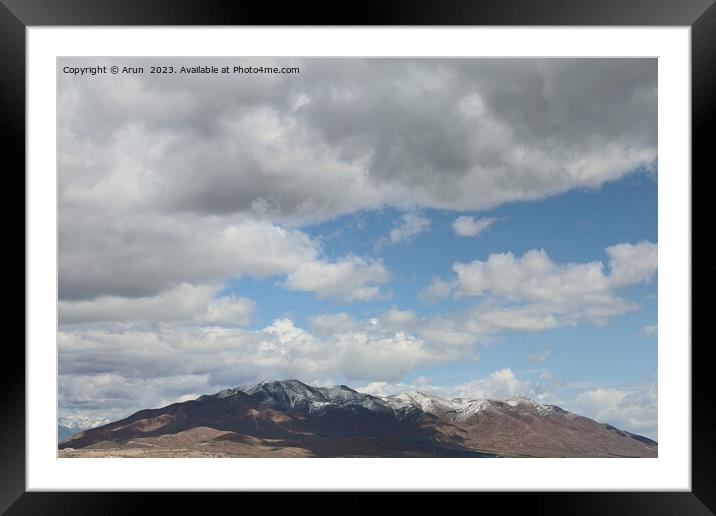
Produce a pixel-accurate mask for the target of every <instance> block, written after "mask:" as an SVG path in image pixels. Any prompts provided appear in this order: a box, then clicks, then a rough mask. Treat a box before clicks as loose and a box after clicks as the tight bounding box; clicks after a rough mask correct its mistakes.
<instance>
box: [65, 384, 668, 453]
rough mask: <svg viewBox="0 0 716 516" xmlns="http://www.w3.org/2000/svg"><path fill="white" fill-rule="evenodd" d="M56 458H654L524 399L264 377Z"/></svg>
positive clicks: (619, 437)
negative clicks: (380, 390)
mask: <svg viewBox="0 0 716 516" xmlns="http://www.w3.org/2000/svg"><path fill="white" fill-rule="evenodd" d="M60 440H61V442H60V444H59V449H60V456H61V457H106V456H123V457H433V456H439V457H656V456H657V443H656V442H655V441H652V440H651V439H648V438H646V437H643V436H640V435H636V434H632V433H629V432H626V431H623V430H619V429H617V428H614V427H612V426H610V425H606V424H601V423H597V422H596V421H594V420H592V419H589V418H586V417H583V416H579V415H577V414H573V413H571V412H568V411H566V410H563V409H561V408H559V407H557V406H556V405H543V404H539V403H536V402H534V401H532V400H529V399H526V398H517V397H516V398H509V399H506V400H492V399H461V398H450V399H448V398H441V397H438V396H431V395H427V394H423V393H420V392H411V393H403V394H399V395H395V396H386V397H377V396H371V395H369V394H363V393H360V392H358V391H355V390H353V389H351V388H350V387H347V386H345V385H340V386H337V387H312V386H310V385H307V384H305V383H303V382H301V381H299V380H284V381H269V382H261V383H258V384H256V385H252V386H244V387H238V388H234V389H227V390H224V391H221V392H218V393H216V394H211V395H205V396H201V397H199V398H197V399H195V400H191V401H185V402H182V403H174V404H172V405H169V406H166V407H163V408H158V409H148V410H140V411H139V412H137V413H135V414H133V415H131V416H129V417H127V418H125V419H122V420H120V421H115V422H113V423H109V424H105V425H102V426H98V427H96V428H91V429H86V430H84V431H81V432H79V433H76V434H74V435H72V436H70V437H69V438H67V439H66V440H64V441H63V440H62V437H61V438H60Z"/></svg>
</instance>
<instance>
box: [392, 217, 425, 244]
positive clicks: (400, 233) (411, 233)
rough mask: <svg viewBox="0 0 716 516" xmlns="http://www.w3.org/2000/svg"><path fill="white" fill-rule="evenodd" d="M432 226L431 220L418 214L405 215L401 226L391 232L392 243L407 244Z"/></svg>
mask: <svg viewBox="0 0 716 516" xmlns="http://www.w3.org/2000/svg"><path fill="white" fill-rule="evenodd" d="M429 226H430V219H428V218H427V217H424V216H422V215H420V214H418V213H405V214H404V215H403V217H402V222H401V224H400V225H399V226H397V227H395V228H393V229H392V230H391V231H390V235H389V238H390V242H391V243H393V244H395V243H397V242H405V241H408V240H411V239H412V238H414V237H415V236H417V235H419V234H420V233H422V232H423V231H425V230H426V229H427V228H428V227H429Z"/></svg>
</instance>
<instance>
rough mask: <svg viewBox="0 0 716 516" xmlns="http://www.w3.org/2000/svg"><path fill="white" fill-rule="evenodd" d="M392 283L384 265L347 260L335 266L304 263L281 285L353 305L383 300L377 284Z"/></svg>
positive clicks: (319, 262)
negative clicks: (354, 302) (352, 302)
mask: <svg viewBox="0 0 716 516" xmlns="http://www.w3.org/2000/svg"><path fill="white" fill-rule="evenodd" d="M388 280H390V273H389V272H388V270H387V269H386V268H385V266H384V265H383V264H382V263H381V262H379V261H375V260H367V259H364V258H360V257H357V256H347V257H345V258H343V259H341V260H338V261H336V262H332V263H331V262H324V261H315V262H308V263H303V264H301V265H299V266H298V267H297V268H296V270H294V271H293V272H291V273H290V274H289V275H288V276H287V277H286V280H285V281H284V282H282V283H281V285H282V286H284V287H285V288H287V289H289V290H300V291H305V292H314V293H316V294H317V295H318V296H319V297H334V298H336V299H339V300H341V301H345V302H351V301H369V300H374V299H379V298H380V297H381V295H382V294H381V291H380V287H379V286H378V285H377V284H381V283H385V282H387V281H388Z"/></svg>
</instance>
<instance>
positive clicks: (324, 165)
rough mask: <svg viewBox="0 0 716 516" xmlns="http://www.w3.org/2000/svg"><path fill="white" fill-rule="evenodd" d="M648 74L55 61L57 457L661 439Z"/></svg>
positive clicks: (175, 60) (261, 60) (653, 92)
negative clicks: (658, 408)
mask: <svg viewBox="0 0 716 516" xmlns="http://www.w3.org/2000/svg"><path fill="white" fill-rule="evenodd" d="M658 72H659V60H658V59H657V58H656V57H608V58H599V57H540V58H536V57H354V56H345V57H286V56H280V55H278V56H272V57H246V56H237V57H230V56H221V57H218V56H217V57H196V56H193V57H188V56H187V57H148V56H134V57H133V56H127V57H121V56H117V57H101V56H86V57H78V56H64V57H63V56H57V57H56V113H55V115H56V172H57V176H56V177H57V193H56V196H57V265H56V268H57V299H56V303H57V333H56V337H57V340H56V351H57V417H56V424H57V441H56V444H57V446H56V452H57V457H58V459H59V460H60V462H62V461H69V462H74V463H79V462H81V461H70V460H69V459H72V458H215V459H216V458H218V459H220V458H283V459H287V458H337V457H342V458H343V457H345V458H464V459H490V458H498V459H500V458H505V459H508V458H605V459H607V458H612V459H614V458H617V459H619V458H622V459H623V458H638V459H648V458H651V459H655V458H658V457H659V445H658V442H659V425H658V415H659V414H658V410H657V407H658V390H657V385H658V372H659V367H658V366H659V357H658V348H657V343H658V338H659V337H658V334H659V328H658V303H657V301H658V299H657V294H658V269H659V267H658V236H659V216H658V215H659V205H658V165H659V159H658V158H659V153H658V145H657V144H658V114H659V108H660V106H659V105H658V86H659V84H658V78H659V77H658ZM53 73H54V72H53ZM51 114H52V113H50V114H48V117H49V116H50V115H51ZM49 119H50V118H48V120H49ZM52 123H54V121H53V122H52ZM662 150H663V149H662ZM664 156H665V155H662V157H663V158H664V160H666V158H665V157H664ZM664 163H666V161H664ZM664 249H666V244H665V247H664ZM48 259H50V257H48ZM667 276H668V275H667ZM662 279H663V278H662ZM663 285H664V284H663V283H662V286H663ZM53 331H54V329H53ZM48 347H50V348H51V347H52V346H51V344H50V343H48ZM53 381H54V379H53ZM662 416H663V415H662ZM666 417H669V416H668V414H666ZM49 423H52V424H51V425H45V426H46V427H52V428H53V431H54V426H53V425H54V423H53V422H52V421H49ZM662 431H664V428H662ZM663 435H665V436H666V434H663ZM664 449H666V448H664ZM50 450H52V448H50ZM120 462H125V461H120ZM128 462H132V463H136V461H128ZM174 462H176V461H174ZM222 462H225V461H222ZM292 462H293V461H292ZM400 462H404V461H400ZM497 462H499V461H495V462H493V463H497ZM514 462H515V461H510V463H514ZM557 462H563V461H557ZM639 462H640V463H643V462H648V461H639ZM615 463H618V461H615V462H610V464H615ZM376 464H377V463H376ZM486 464H490V462H489V461H488V462H487V463H486Z"/></svg>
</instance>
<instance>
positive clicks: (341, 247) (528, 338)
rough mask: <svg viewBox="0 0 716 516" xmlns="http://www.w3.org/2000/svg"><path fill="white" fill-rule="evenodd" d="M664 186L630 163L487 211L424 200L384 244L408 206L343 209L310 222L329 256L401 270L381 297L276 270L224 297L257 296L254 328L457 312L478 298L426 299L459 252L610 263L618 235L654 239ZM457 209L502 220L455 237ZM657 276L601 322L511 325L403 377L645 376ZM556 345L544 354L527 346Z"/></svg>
mask: <svg viewBox="0 0 716 516" xmlns="http://www.w3.org/2000/svg"><path fill="white" fill-rule="evenodd" d="M657 189H658V184H657V180H656V176H655V174H654V173H652V172H649V171H644V170H635V171H633V172H632V173H631V174H628V175H626V176H625V177H624V178H622V179H620V180H617V181H612V182H608V183H605V184H604V185H602V186H600V187H599V188H583V189H578V190H573V191H570V192H567V193H565V194H562V195H557V196H554V197H549V198H546V199H541V200H536V201H528V202H517V203H511V204H508V205H505V206H501V207H500V208H497V209H494V210H489V211H485V212H470V211H468V212H456V211H451V210H437V209H422V210H418V211H419V213H420V214H421V215H422V216H424V217H425V218H427V219H429V220H430V226H429V227H428V228H427V229H426V230H424V231H423V232H421V233H420V234H418V235H416V236H415V237H413V238H411V239H409V240H407V241H404V242H398V243H394V244H385V245H380V244H379V242H380V241H381V239H382V238H385V237H386V235H388V234H389V233H390V231H391V229H393V228H394V227H396V226H399V225H400V224H401V221H402V219H401V217H402V215H403V214H404V213H405V210H400V209H396V208H391V207H385V208H382V209H377V210H364V211H359V212H356V213H351V214H348V215H344V216H340V217H337V218H335V219H331V220H329V221H326V222H322V223H319V224H314V225H310V226H307V227H305V228H304V230H305V232H306V233H307V234H309V235H311V237H312V238H314V239H317V240H319V241H320V242H321V243H322V245H323V248H324V250H325V254H326V255H327V256H328V257H331V258H337V257H340V256H343V255H346V254H355V255H360V256H365V255H368V256H374V257H376V258H380V259H381V260H382V261H383V262H384V263H385V265H386V266H387V268H388V269H390V270H391V271H396V273H395V275H394V278H393V280H392V281H390V282H389V283H387V284H385V286H384V290H386V291H387V292H388V294H387V295H386V296H385V299H381V300H373V301H370V302H358V303H355V302H354V303H343V302H340V301H337V300H334V299H321V298H319V297H317V296H315V295H314V294H312V293H309V292H293V291H287V290H286V289H284V288H282V287H281V286H280V278H278V277H274V276H272V277H268V278H264V279H255V278H251V277H244V278H240V279H236V280H231V281H230V282H229V283H228V284H227V286H226V288H225V289H224V290H222V291H221V292H218V293H217V297H220V296H223V295H227V294H232V295H236V296H246V297H249V298H251V299H254V300H256V302H257V306H258V309H257V310H256V313H255V319H254V321H253V324H252V327H253V328H255V329H260V328H263V327H265V326H268V325H270V324H271V322H272V321H273V320H275V319H280V318H290V319H292V320H293V321H294V322H295V323H296V324H297V325H299V326H302V327H305V326H308V325H309V319H310V317H311V316H313V315H315V314H317V313H330V312H346V313H348V314H350V315H352V316H353V317H355V318H357V319H366V318H370V317H376V316H378V315H380V314H381V313H383V312H385V311H386V310H388V309H390V308H391V307H397V308H399V309H401V310H412V311H414V312H416V313H417V314H418V315H420V316H429V315H432V314H437V313H452V312H455V311H457V310H459V309H461V308H463V307H465V306H468V305H469V304H470V303H471V301H470V300H468V299H458V300H455V299H447V300H442V301H441V302H435V301H432V300H429V299H424V298H421V292H422V291H423V290H424V289H425V288H426V287H427V286H428V284H429V283H430V280H431V278H432V277H434V276H436V275H437V276H441V275H448V274H449V273H450V270H451V267H452V264H453V263H454V262H456V261H461V262H469V261H472V260H474V259H481V260H484V259H486V258H487V257H488V255H489V254H491V253H503V252H512V253H513V254H516V255H521V254H523V253H524V252H526V251H529V250H530V249H540V248H542V249H544V250H545V251H546V252H547V254H548V255H549V256H550V257H551V258H552V259H553V260H554V261H557V262H560V263H566V262H590V261H602V262H606V261H607V256H606V254H605V252H604V249H605V248H606V247H607V246H609V245H612V244H616V243H620V242H632V243H636V242H639V241H642V240H647V241H651V242H656V241H657V231H658V228H657ZM461 215H471V216H474V217H480V218H483V217H494V218H496V219H497V221H496V222H495V223H494V224H493V225H492V226H491V227H490V228H488V229H487V230H486V231H484V232H482V233H481V234H479V235H478V236H476V237H461V236H457V235H456V233H455V231H454V230H453V228H452V223H453V221H454V220H455V219H456V218H457V217H458V216H461ZM657 288H658V285H657V281H656V279H654V280H653V281H651V282H649V283H648V284H638V285H635V286H632V287H630V288H627V289H625V290H623V291H622V295H623V296H624V297H626V298H628V299H629V300H631V301H634V302H636V303H638V304H639V305H640V309H639V310H636V311H634V312H629V313H626V314H623V315H620V316H619V317H616V318H614V319H613V320H611V321H610V322H609V323H608V324H606V325H603V326H596V325H587V326H579V327H564V328H557V329H554V330H551V331H548V332H539V333H522V332H507V333H505V334H503V335H501V336H500V342H496V343H494V344H491V345H490V346H489V347H486V348H484V349H481V351H480V360H479V361H474V362H473V361H465V362H462V361H460V362H456V363H450V364H446V365H440V366H434V367H423V368H418V369H416V370H414V371H411V372H410V373H409V374H408V375H407V376H406V378H405V379H406V381H407V382H408V383H410V382H411V381H413V380H414V379H415V378H418V377H420V376H427V377H429V378H431V379H432V380H433V381H435V382H437V383H439V384H444V385H453V384H459V383H462V382H463V381H466V380H469V379H471V378H473V377H475V376H482V375H485V374H488V373H490V372H491V371H494V370H496V369H502V368H505V367H510V368H512V369H513V370H514V371H515V373H521V374H520V376H524V377H537V376H539V374H540V373H541V372H543V371H545V370H548V371H551V372H552V373H554V374H555V375H557V376H558V377H559V378H560V379H561V380H562V381H564V382H565V383H567V384H569V383H570V382H588V383H591V384H594V385H595V386H599V385H611V384H631V383H643V382H646V381H649V380H650V379H653V377H654V376H655V375H656V370H657V347H656V340H655V339H654V338H649V337H647V336H645V335H644V334H643V329H644V328H645V327H646V326H650V325H655V324H656V322H657V302H656V298H657ZM545 349H549V356H548V357H547V358H546V359H545V361H544V362H541V363H535V362H533V361H530V360H529V358H528V357H529V356H530V355H535V354H540V353H543V352H544V350H545Z"/></svg>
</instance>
